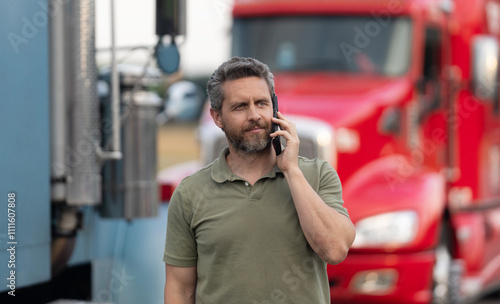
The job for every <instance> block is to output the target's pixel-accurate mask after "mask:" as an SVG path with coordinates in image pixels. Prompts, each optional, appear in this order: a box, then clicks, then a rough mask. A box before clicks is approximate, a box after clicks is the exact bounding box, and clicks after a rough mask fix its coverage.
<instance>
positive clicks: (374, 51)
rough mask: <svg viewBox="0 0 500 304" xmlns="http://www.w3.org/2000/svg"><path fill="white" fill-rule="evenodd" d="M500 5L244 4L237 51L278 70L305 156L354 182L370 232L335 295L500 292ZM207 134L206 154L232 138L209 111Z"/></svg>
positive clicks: (396, 297)
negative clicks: (214, 124)
mask: <svg viewBox="0 0 500 304" xmlns="http://www.w3.org/2000/svg"><path fill="white" fill-rule="evenodd" d="M499 13H500V4H499V3H498V2H496V1H486V0H480V1H445V0H443V1H437V0H436V1H434V0H428V1H421V0H407V1H397V0H388V1H384V0H377V1H375V0H374V1H361V0H359V1H345V0H336V1H322V0H302V1H301V0H295V1H285V0H242V1H238V0H237V1H235V5H234V9H233V17H234V20H233V32H232V39H233V42H232V54H233V55H237V56H249V57H255V58H257V59H259V60H261V61H263V62H265V63H267V64H268V65H269V66H270V68H271V70H272V71H273V72H274V75H275V81H276V94H277V95H278V97H279V101H280V109H281V111H282V112H283V113H284V114H285V115H288V116H291V119H294V120H295V122H296V123H297V128H298V130H299V131H300V130H302V134H300V137H301V150H300V151H301V152H300V153H301V154H303V155H306V156H309V157H316V156H318V157H322V158H324V159H326V160H328V161H329V162H330V163H331V164H332V165H333V166H334V167H335V168H336V169H337V171H338V173H339V176H340V178H341V180H342V182H343V197H344V200H345V206H346V207H347V208H348V210H349V213H350V215H351V219H352V221H353V223H354V224H355V226H356V231H357V236H356V240H355V242H354V244H353V246H352V248H351V250H350V253H349V255H348V257H347V258H346V260H345V261H344V262H342V263H341V264H339V265H336V266H331V265H329V266H328V275H329V280H330V286H331V298H332V302H333V303H384V304H388V303H404V304H408V303H462V302H461V301H462V300H471V299H474V298H476V297H479V296H480V295H482V294H483V293H485V292H488V291H491V290H494V289H498V288H499V287H500V109H499V108H500V106H499V102H500V98H499V90H498V60H499V43H498V40H499V37H500V17H499V16H500V15H499ZM205 114H206V113H205ZM200 129H201V131H200V132H202V133H201V136H200V140H201V145H202V151H203V160H204V162H205V163H207V162H209V161H211V160H212V159H213V158H215V157H216V156H218V154H219V151H220V149H221V147H222V146H223V145H225V138H224V135H223V134H222V133H221V132H219V131H217V130H216V129H214V128H213V127H211V121H210V119H209V117H208V116H207V115H205V116H204V118H202V126H201V128H200ZM184 173H185V172H184ZM168 174H172V172H168V171H165V172H163V173H162V174H160V177H159V178H160V180H165V181H166V180H169V179H168V178H166V176H167V175H168ZM171 176H172V175H171ZM173 180H175V179H174V178H172V177H171V178H170V180H169V181H170V182H172V181H173ZM172 185H173V186H175V183H170V184H167V183H165V184H164V186H163V190H164V193H165V194H168V193H171V190H172V189H169V187H171V186H172Z"/></svg>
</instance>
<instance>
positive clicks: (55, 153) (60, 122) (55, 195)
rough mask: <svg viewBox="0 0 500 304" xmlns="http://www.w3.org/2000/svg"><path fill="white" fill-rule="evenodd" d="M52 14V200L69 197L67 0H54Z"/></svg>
mask: <svg viewBox="0 0 500 304" xmlns="http://www.w3.org/2000/svg"><path fill="white" fill-rule="evenodd" d="M50 4H51V5H52V12H54V13H53V14H50V23H49V26H50V115H51V119H50V124H51V125H50V127H51V130H50V132H51V149H50V151H51V152H50V157H51V160H50V164H51V184H52V189H51V200H52V201H53V202H64V201H65V200H66V175H67V173H68V172H67V170H66V167H67V164H66V163H65V147H66V146H67V144H68V143H67V136H68V130H67V126H68V120H67V112H66V111H67V100H66V98H67V90H66V87H67V79H66V70H65V60H66V59H65V58H66V51H65V46H64V43H65V29H66V25H65V21H64V17H65V9H66V8H65V2H64V1H57V0H51V1H50Z"/></svg>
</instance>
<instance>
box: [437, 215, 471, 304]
mask: <svg viewBox="0 0 500 304" xmlns="http://www.w3.org/2000/svg"><path fill="white" fill-rule="evenodd" d="M449 227H450V226H449V225H448V224H447V223H446V222H445V221H443V228H442V229H441V237H440V241H439V244H438V246H437V247H436V263H435V264H434V267H433V272H432V282H433V285H432V302H431V303H432V304H460V303H462V296H461V293H460V286H461V283H462V273H463V263H462V262H461V260H457V259H453V256H452V252H453V250H452V249H453V245H452V237H451V232H450V231H451V229H450V228H449Z"/></svg>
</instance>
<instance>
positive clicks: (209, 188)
mask: <svg viewBox="0 0 500 304" xmlns="http://www.w3.org/2000/svg"><path fill="white" fill-rule="evenodd" d="M207 92H208V97H209V100H210V103H211V110H210V113H211V115H212V118H213V120H214V122H215V124H216V125H217V126H218V127H220V128H221V129H222V130H223V131H224V132H225V134H226V137H227V140H228V144H229V147H228V148H226V149H224V150H223V151H222V152H221V154H220V157H219V158H218V159H216V160H215V161H214V162H213V163H212V164H210V165H208V166H207V167H205V168H203V169H201V170H200V171H198V172H197V173H195V174H193V175H191V176H189V177H187V178H186V179H184V180H183V181H182V182H181V184H180V185H179V186H178V188H177V189H176V190H175V193H174V195H173V197H172V200H171V202H170V205H169V210H168V224H167V238H166V245H165V253H164V258H163V260H164V262H165V264H166V283H165V303H167V304H178V303H195V299H196V303H203V304H228V303H238V304H240V303H251V304H262V303H300V304H313V303H322V304H323V303H330V300H329V285H328V279H327V274H326V262H328V263H330V264H337V263H340V262H341V261H342V260H344V258H345V256H346V254H347V251H348V249H349V247H350V246H351V244H352V242H353V240H354V236H355V230H354V227H353V225H352V223H351V221H350V219H349V217H348V214H347V210H346V209H345V208H343V207H342V204H343V201H342V189H341V185H340V181H339V178H338V176H337V173H336V172H335V171H334V170H333V168H332V167H331V166H330V165H329V164H328V163H327V162H325V161H323V160H319V159H314V160H309V159H306V158H303V157H299V156H298V150H299V138H298V136H297V131H296V128H295V125H294V124H293V123H292V122H290V121H289V120H288V119H286V118H285V117H284V116H283V115H282V114H281V113H279V112H278V118H273V107H272V100H271V96H272V94H273V93H274V81H273V75H272V74H271V72H270V71H269V68H268V67H267V65H265V64H263V63H261V62H259V61H257V60H255V59H251V58H232V59H231V60H229V61H227V62H225V63H223V64H222V65H221V66H220V67H219V68H218V69H217V70H216V71H215V72H214V73H213V75H212V77H211V78H210V80H209V81H208V84H207ZM273 122H274V123H276V124H278V125H279V126H280V130H278V131H276V132H273V133H272V131H271V126H272V123H273ZM276 136H281V137H282V138H284V139H285V140H286V148H285V149H284V150H283V152H282V153H281V154H280V155H279V156H276V153H275V151H274V148H273V147H272V144H271V140H272V138H275V137H276Z"/></svg>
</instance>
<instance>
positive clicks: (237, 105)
mask: <svg viewBox="0 0 500 304" xmlns="http://www.w3.org/2000/svg"><path fill="white" fill-rule="evenodd" d="M246 104H248V101H237V102H235V103H233V104H231V106H230V108H231V109H234V108H237V107H239V106H241V105H246Z"/></svg>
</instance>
